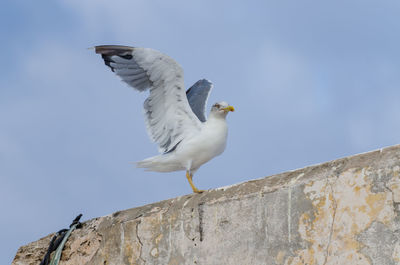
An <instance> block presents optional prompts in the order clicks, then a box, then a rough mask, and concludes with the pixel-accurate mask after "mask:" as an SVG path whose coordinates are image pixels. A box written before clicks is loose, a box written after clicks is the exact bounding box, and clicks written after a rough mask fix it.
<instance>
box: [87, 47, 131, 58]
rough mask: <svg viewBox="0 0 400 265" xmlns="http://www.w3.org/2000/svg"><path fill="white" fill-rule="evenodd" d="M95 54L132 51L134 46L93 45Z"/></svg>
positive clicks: (118, 53)
mask: <svg viewBox="0 0 400 265" xmlns="http://www.w3.org/2000/svg"><path fill="white" fill-rule="evenodd" d="M94 49H95V52H96V53H97V54H105V55H110V56H112V55H120V54H123V53H127V52H132V51H133V49H134V47H130V46H122V45H99V46H95V47H94Z"/></svg>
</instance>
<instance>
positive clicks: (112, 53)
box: [95, 45, 202, 153]
mask: <svg viewBox="0 0 400 265" xmlns="http://www.w3.org/2000/svg"><path fill="white" fill-rule="evenodd" d="M95 50H96V53H98V54H101V56H102V57H103V59H104V62H105V64H106V65H107V66H109V67H110V68H111V70H112V71H113V72H114V73H116V74H117V75H118V76H120V77H121V78H122V80H123V81H124V82H126V83H127V84H129V85H130V86H132V87H133V88H135V89H137V90H139V91H144V90H147V89H150V95H149V97H148V98H147V99H146V100H145V102H144V104H143V106H144V109H145V118H146V125H147V131H148V133H149V136H150V138H151V139H152V140H153V141H154V142H156V143H158V145H159V151H160V152H164V153H165V152H169V151H171V150H172V149H174V148H175V147H176V145H177V144H179V143H180V142H181V141H182V140H183V139H184V138H185V137H186V136H188V135H190V134H193V133H195V132H198V131H199V130H200V129H201V126H202V123H201V122H200V120H199V119H198V118H197V117H196V115H195V114H194V113H193V111H192V109H191V108H190V106H189V103H188V100H187V98H186V95H185V90H184V84H183V71H182V68H181V67H180V66H179V64H178V63H177V62H175V61H174V60H173V59H172V58H170V57H168V56H167V55H164V54H162V53H160V52H159V51H156V50H153V49H148V48H134V47H127V46H116V45H104V46H96V47H95Z"/></svg>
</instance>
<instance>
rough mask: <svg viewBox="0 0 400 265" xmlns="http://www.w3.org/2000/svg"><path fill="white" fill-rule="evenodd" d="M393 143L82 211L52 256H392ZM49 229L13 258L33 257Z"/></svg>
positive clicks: (98, 259)
mask: <svg viewBox="0 0 400 265" xmlns="http://www.w3.org/2000/svg"><path fill="white" fill-rule="evenodd" d="M399 174H400V146H394V147H389V148H386V149H383V150H378V151H374V152H370V153H366V154H361V155H356V156H352V157H348V158H343V159H338V160H335V161H332V162H327V163H324V164H320V165H316V166H311V167H307V168H304V169H300V170H296V171H290V172H286V173H283V174H278V175H274V176H270V177H266V178H263V179H259V180H253V181H249V182H246V183H242V184H238V185H234V186H231V187H226V188H221V189H218V190H212V191H209V192H206V193H204V194H200V195H195V194H191V195H187V196H183V197H179V198H175V199H171V200H166V201H162V202H158V203H154V204H151V205H146V206H143V207H139V208H134V209H129V210H124V211H120V212H116V213H114V214H111V215H108V216H104V217H100V218H96V219H93V220H90V221H87V222H86V223H85V224H84V227H83V228H82V229H80V230H77V231H75V232H74V233H73V235H72V236H71V238H70V239H69V241H68V242H67V245H66V248H65V250H64V252H63V256H62V262H61V264H64V265H67V264H99V265H106V264H207V265H209V264H241V265H245V264H251V265H255V264H286V265H289V264H309V265H311V264H377V265H389V264H400V206H399V205H400V177H399ZM50 238H51V235H49V236H47V237H45V238H42V239H40V240H38V241H36V242H33V243H30V244H28V245H26V246H22V247H21V248H20V249H19V250H18V252H17V255H16V257H15V259H14V261H13V264H14V265H20V264H39V262H40V259H41V258H42V256H43V254H44V252H45V250H46V248H47V245H48V243H49V240H50Z"/></svg>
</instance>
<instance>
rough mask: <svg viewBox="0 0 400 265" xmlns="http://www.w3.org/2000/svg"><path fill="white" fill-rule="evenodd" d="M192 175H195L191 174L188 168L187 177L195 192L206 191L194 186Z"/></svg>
mask: <svg viewBox="0 0 400 265" xmlns="http://www.w3.org/2000/svg"><path fill="white" fill-rule="evenodd" d="M192 177H193V175H192V174H190V173H189V171H188V170H186V178H187V180H188V181H189V184H190V187H192V190H193V192H194V193H202V192H204V190H199V189H197V188H196V186H194V184H193V180H192Z"/></svg>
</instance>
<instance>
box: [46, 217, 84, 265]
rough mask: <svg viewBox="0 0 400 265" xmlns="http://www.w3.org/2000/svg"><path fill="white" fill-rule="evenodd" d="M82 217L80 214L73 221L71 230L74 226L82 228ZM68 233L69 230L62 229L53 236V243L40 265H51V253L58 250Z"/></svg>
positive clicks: (51, 242) (50, 244)
mask: <svg viewBox="0 0 400 265" xmlns="http://www.w3.org/2000/svg"><path fill="white" fill-rule="evenodd" d="M81 217H82V214H79V215H78V216H77V217H75V219H74V220H73V221H72V223H71V225H70V226H69V227H70V228H71V227H72V226H73V225H74V224H78V225H77V226H76V228H81V227H82V224H81V223H80V222H79V220H80V219H81ZM67 232H68V229H61V230H60V231H58V232H57V233H56V234H55V235H54V236H53V238H52V239H51V241H50V243H49V247H48V248H47V251H46V254H45V255H44V258H43V260H42V262H40V265H49V263H50V256H51V253H52V252H53V251H54V250H56V249H57V248H58V246H59V245H60V244H61V242H62V241H63V239H64V236H65V234H66V233H67Z"/></svg>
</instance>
